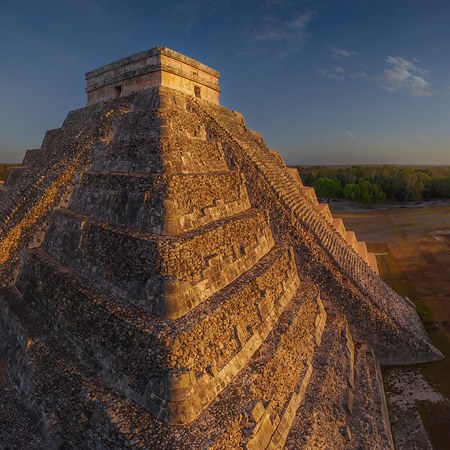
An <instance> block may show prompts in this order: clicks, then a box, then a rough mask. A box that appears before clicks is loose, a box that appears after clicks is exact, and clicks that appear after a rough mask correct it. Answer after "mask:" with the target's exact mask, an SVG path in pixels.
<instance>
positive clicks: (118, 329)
mask: <svg viewBox="0 0 450 450" xmlns="http://www.w3.org/2000/svg"><path fill="white" fill-rule="evenodd" d="M55 276H56V277H58V279H60V280H61V283H60V286H55V284H54V283H53V282H52V279H53V278H52V277H55ZM299 284H300V281H299V279H298V275H297V269H296V265H295V262H294V260H293V257H292V255H291V254H290V253H289V252H288V251H287V250H286V249H284V248H282V247H277V248H274V249H273V250H272V251H271V252H270V253H269V254H268V255H267V256H266V257H264V258H263V259H262V260H261V261H260V262H259V263H258V264H257V265H256V266H255V267H254V268H253V269H252V270H250V271H248V272H247V273H245V274H244V275H243V276H241V277H240V278H239V279H238V280H236V281H235V282H234V283H232V284H231V285H230V286H228V287H226V288H225V289H223V290H222V291H221V292H219V293H217V294H216V295H215V296H213V297H212V298H211V299H210V300H208V302H204V303H203V304H202V305H200V306H199V307H197V308H196V309H195V310H194V311H192V312H191V313H190V314H188V315H186V316H184V317H183V318H182V319H178V320H176V321H175V322H172V321H171V320H162V319H160V318H158V317H157V316H155V315H153V314H152V313H149V312H147V311H143V310H142V309H140V308H138V307H135V306H130V305H124V304H123V302H122V301H121V300H120V299H118V298H115V297H113V296H111V295H109V294H107V293H104V292H102V291H101V290H98V289H97V288H95V287H94V286H92V285H90V284H89V283H86V280H84V279H82V278H80V277H78V276H76V275H75V274H74V273H73V272H72V271H70V270H68V269H67V268H66V267H64V266H62V265H61V264H60V263H58V261H56V260H55V259H54V258H52V257H51V256H49V255H48V254H47V253H46V252H45V251H43V250H42V249H36V250H33V251H31V252H28V255H27V258H26V262H25V266H24V271H23V272H22V273H21V275H20V276H19V279H18V282H17V286H18V288H19V289H20V292H21V293H22V295H23V297H24V299H25V300H26V301H27V302H29V303H30V304H32V305H33V308H35V309H36V310H38V311H39V312H40V314H41V315H42V316H45V317H49V320H50V322H51V323H53V324H54V326H56V327H57V328H58V330H59V332H61V333H62V334H64V335H65V336H66V337H67V338H68V339H69V340H70V341H71V342H72V343H73V344H74V345H75V346H76V347H77V353H78V354H87V355H90V358H93V359H95V360H96V361H97V363H98V364H99V365H100V366H101V367H102V371H103V374H104V377H105V378H106V379H108V380H110V381H111V382H113V383H114V384H115V385H116V387H117V389H119V390H122V391H123V392H125V393H126V395H127V396H130V397H131V398H133V399H134V400H135V401H137V402H138V403H140V404H141V405H143V406H145V407H146V408H148V409H149V410H150V411H152V413H154V414H155V415H158V414H161V416H160V418H161V419H163V420H175V419H173V417H175V416H176V417H178V415H180V414H181V413H182V412H183V413H184V411H180V407H178V409H177V410H176V411H175V410H173V411H172V410H170V409H169V406H170V408H172V409H173V408H174V407H175V406H176V403H177V402H178V405H180V402H184V403H188V404H189V407H190V409H191V411H190V414H191V415H190V416H186V418H185V419H183V420H187V419H188V418H190V420H192V414H194V415H196V414H198V412H199V411H200V410H201V409H202V408H204V407H205V403H204V402H210V401H211V400H212V399H213V398H214V397H215V395H217V393H218V392H220V390H222V389H223V387H224V385H225V384H227V382H229V381H230V380H231V378H232V377H233V376H234V375H236V373H237V371H239V370H240V369H241V368H243V367H244V366H245V364H246V361H248V359H249V358H250V357H251V355H252V354H253V353H254V352H255V351H256V350H257V349H258V347H259V345H260V344H261V343H262V341H263V340H264V336H265V335H267V334H268V333H269V332H270V330H271V328H272V326H273V325H274V324H275V323H276V321H277V317H278V316H279V315H280V314H281V313H282V311H283V308H284V307H285V305H286V304H288V303H289V301H290V299H291V298H292V296H293V295H294V293H295V292H296V290H297V289H298V287H299ZM224 317H226V320H225V319H224ZM192 342H195V343H196V344H195V346H194V347H193V346H192V345H191V343H192ZM181 373H182V374H184V375H183V377H180V375H177V374H181ZM190 374H191V375H190ZM186 380H187V381H188V382H189V383H190V388H189V389H187V388H186V386H184V389H181V388H180V387H179V386H178V384H177V383H185V382H186ZM177 386H178V387H177ZM177 389H178V391H177ZM191 391H192V392H191ZM200 391H201V392H202V395H201V396H197V397H195V395H197V394H198V393H199V392H200ZM174 392H175V393H177V398H176V400H175V399H174V397H173V393H174ZM184 397H186V399H184ZM163 399H165V400H164V401H168V400H171V399H172V400H173V402H174V405H169V406H168V407H167V408H166V409H165V410H164V411H162V412H160V409H159V407H160V405H161V403H162V400H163ZM175 413H176V414H175ZM158 417H159V416H158Z"/></svg>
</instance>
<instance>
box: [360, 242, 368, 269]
mask: <svg viewBox="0 0 450 450" xmlns="http://www.w3.org/2000/svg"><path fill="white" fill-rule="evenodd" d="M358 255H359V256H360V257H361V258H362V259H363V260H364V261H365V262H366V263H367V264H369V253H368V251H367V245H366V243H365V242H363V241H358Z"/></svg>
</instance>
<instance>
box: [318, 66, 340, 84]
mask: <svg viewBox="0 0 450 450" xmlns="http://www.w3.org/2000/svg"><path fill="white" fill-rule="evenodd" d="M317 73H318V74H319V75H322V76H323V77H326V78H331V79H332V80H339V81H344V80H345V78H346V77H347V72H346V71H345V69H344V68H343V67H341V66H333V67H330V68H329V69H320V70H318V72H317Z"/></svg>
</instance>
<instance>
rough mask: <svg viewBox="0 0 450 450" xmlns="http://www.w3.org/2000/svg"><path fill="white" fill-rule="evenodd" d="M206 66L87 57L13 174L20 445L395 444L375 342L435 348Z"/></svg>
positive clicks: (4, 298)
mask: <svg viewBox="0 0 450 450" xmlns="http://www.w3.org/2000/svg"><path fill="white" fill-rule="evenodd" d="M192 71H193V72H192ZM218 76H219V74H218V73H217V72H216V71H214V70H212V69H210V68H208V67H206V66H204V65H202V64H200V63H198V62H196V61H194V60H192V59H190V58H187V57H184V56H183V55H180V54H177V53H176V52H173V51H171V50H168V49H165V48H156V49H152V50H150V51H148V52H143V53H140V54H138V55H133V56H131V57H129V58H125V59H124V60H121V61H118V62H116V63H112V64H110V65H108V66H105V67H103V68H100V69H97V70H95V71H92V72H90V73H89V74H87V80H88V89H87V91H88V94H89V101H88V106H87V107H85V108H83V109H80V110H78V111H74V112H72V113H70V114H69V116H68V117H67V119H66V120H65V122H64V124H63V126H62V127H61V128H60V129H58V130H52V131H50V132H47V134H46V136H45V139H44V142H43V145H42V148H41V149H39V150H33V151H29V152H28V153H27V155H26V157H25V160H24V166H23V167H22V168H20V169H18V170H17V171H16V173H15V175H17V176H15V175H14V174H13V175H11V180H9V181H8V183H7V184H8V186H6V188H5V190H4V191H3V192H2V196H1V197H0V250H1V252H0V368H2V367H4V368H5V371H4V374H5V375H4V376H3V379H4V380H5V382H4V385H5V386H15V388H16V389H17V394H15V397H14V399H13V400H14V401H12V402H11V401H10V400H8V401H7V402H6V403H5V404H7V405H9V406H8V412H7V414H9V417H12V418H14V419H13V420H16V429H19V428H20V427H21V426H22V425H21V424H26V423H28V422H29V423H34V424H35V428H34V429H33V428H32V427H33V426H32V425H31V426H30V432H29V434H24V435H23V436H21V437H17V439H19V438H20V439H22V441H20V442H21V443H20V444H17V445H21V446H23V447H24V448H39V446H42V445H43V446H44V447H46V448H74V449H79V448H142V449H144V448H145V449H149V448H152V449H153V448H154V449H175V448H192V449H205V448H214V449H227V450H229V449H237V448H247V449H254V450H259V449H281V448H283V447H284V448H290V449H299V448H305V449H306V448H333V449H334V448H336V449H347V448H348V449H356V448H393V443H392V437H391V435H390V427H389V421H388V416H387V410H386V407H385V402H384V391H383V386H382V380H381V375H380V371H379V368H378V362H377V358H378V359H379V360H380V361H381V362H388V363H392V362H395V363H414V362H422V361H429V360H433V359H436V358H439V357H440V354H439V351H438V350H436V349H435V348H434V347H433V346H432V345H431V343H430V341H429V339H428V337H427V336H426V333H425V331H424V329H423V326H422V325H421V323H420V321H419V319H418V317H417V314H416V311H415V310H414V309H413V308H412V307H411V306H410V305H409V304H408V303H407V302H405V300H404V299H402V298H401V297H399V296H398V295H397V294H395V293H394V292H393V291H392V290H391V289H390V288H388V287H387V286H386V285H385V284H384V283H383V282H382V281H381V280H380V279H379V277H378V276H377V274H376V273H375V272H374V270H372V269H371V267H374V266H373V261H372V260H371V257H370V254H369V255H367V250H366V249H365V246H364V243H358V242H357V240H356V237H355V236H354V234H352V232H346V230H345V227H344V225H343V223H342V221H341V220H340V219H335V218H333V217H332V216H331V213H330V212H329V209H328V207H327V205H319V204H318V202H317V198H316V196H315V194H314V191H313V190H311V189H308V188H306V187H303V186H302V183H301V180H300V179H299V178H298V174H297V173H296V172H292V171H290V172H289V171H288V169H287V168H286V167H285V165H284V163H283V161H282V158H281V156H280V155H279V154H278V153H276V152H273V151H269V149H267V147H266V146H265V144H264V140H263V139H262V137H261V135H259V134H258V133H256V132H253V131H251V130H248V129H247V128H246V126H245V123H244V120H243V118H242V116H241V115H240V114H239V113H236V112H234V111H230V110H227V109H225V108H223V107H221V106H219V105H218V92H219V88H218ZM200 85H201V90H200V91H198V89H197V87H199V86H200ZM118 87H120V89H117V88H118ZM204 88H205V89H204ZM116 94H119V95H116ZM19 174H20V176H19ZM345 237H347V238H348V241H346V240H345ZM358 252H359V254H358ZM361 256H363V258H364V259H362V258H361ZM368 263H370V264H371V266H369V264H368ZM324 304H325V305H326V307H324ZM352 335H353V336H357V338H358V339H357V340H358V343H356V344H355V342H354V337H352ZM0 375H1V373H0ZM0 378H1V377H0ZM1 395H2V394H1V385H0V396H1ZM19 399H21V402H22V406H23V408H26V410H27V411H28V413H27V414H28V416H27V414H26V413H25V411H24V409H23V408H21V406H20V403H19ZM0 417H1V416H0ZM27 421H28V422H27ZM37 431H39V435H40V437H39V436H38V435H37ZM2 439H4V438H3V436H2V435H1V434H0V445H1V444H2ZM17 442H19V441H17Z"/></svg>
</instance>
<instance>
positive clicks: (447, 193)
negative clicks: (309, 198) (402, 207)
mask: <svg viewBox="0 0 450 450" xmlns="http://www.w3.org/2000/svg"><path fill="white" fill-rule="evenodd" d="M297 169H298V170H299V172H300V176H301V178H302V181H303V183H304V184H305V185H306V186H314V189H315V191H316V194H317V196H318V197H322V198H326V199H327V200H328V201H330V200H332V199H348V200H351V201H352V203H355V204H358V205H365V206H371V205H374V204H376V203H382V202H385V201H390V202H400V203H408V202H419V201H423V200H446V199H450V166H442V167H437V166H436V167H434V166H433V167H432V166H428V167H425V166H424V167H414V166H413V167H411V166H351V167H341V166H339V167H336V166H297Z"/></svg>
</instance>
